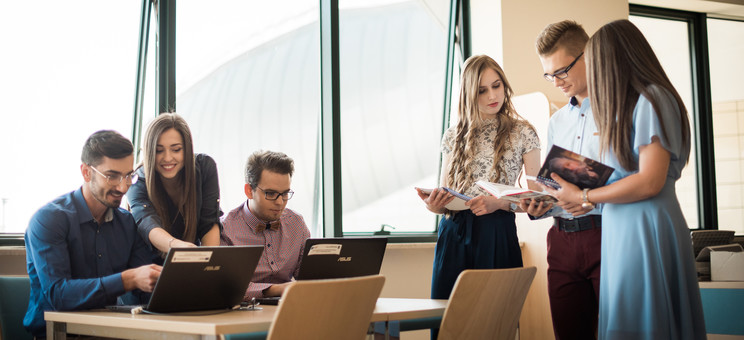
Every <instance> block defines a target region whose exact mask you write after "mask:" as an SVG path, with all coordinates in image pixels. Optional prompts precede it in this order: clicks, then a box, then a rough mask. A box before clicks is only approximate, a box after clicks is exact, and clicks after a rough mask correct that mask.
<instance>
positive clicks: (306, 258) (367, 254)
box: [256, 237, 388, 305]
mask: <svg viewBox="0 0 744 340" xmlns="http://www.w3.org/2000/svg"><path fill="white" fill-rule="evenodd" d="M387 241H388V239H387V237H360V238H310V239H307V241H305V249H304V251H303V253H302V261H301V262H300V270H299V273H298V274H297V277H296V278H295V280H298V281H299V280H321V279H339V278H344V277H356V276H366V275H377V274H379V273H380V267H381V266H382V259H383V257H384V256H385V247H386V246H387ZM280 299H281V297H279V296H273V297H263V298H256V301H257V302H259V303H260V304H263V305H277V304H278V303H279V300H280Z"/></svg>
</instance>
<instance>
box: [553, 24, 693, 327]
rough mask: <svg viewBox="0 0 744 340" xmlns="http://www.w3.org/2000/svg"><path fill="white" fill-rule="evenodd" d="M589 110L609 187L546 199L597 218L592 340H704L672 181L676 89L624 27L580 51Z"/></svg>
mask: <svg viewBox="0 0 744 340" xmlns="http://www.w3.org/2000/svg"><path fill="white" fill-rule="evenodd" d="M586 56H587V74H588V78H589V79H588V85H589V95H590V98H591V103H592V104H591V105H592V111H593V112H594V117H595V120H596V122H597V126H598V128H599V134H600V141H601V142H600V152H601V154H602V155H603V157H602V161H603V162H604V163H606V164H607V165H609V166H612V167H614V168H615V172H614V173H613V174H612V176H611V177H610V179H609V181H608V183H609V184H608V185H607V186H604V187H601V188H597V189H592V190H587V189H584V190H583V191H582V190H579V189H578V188H577V187H576V186H573V185H571V184H570V183H567V182H565V181H563V180H562V179H560V177H557V176H556V177H554V178H555V179H556V180H557V181H558V182H559V183H560V184H561V186H562V189H561V190H558V191H552V192H553V193H554V194H555V195H556V196H557V197H558V198H559V200H560V201H561V204H564V203H572V204H583V205H585V206H590V205H592V204H594V203H605V205H604V208H603V210H602V224H603V225H602V270H601V274H600V288H599V292H600V299H599V338H600V339H705V338H706V335H705V324H704V321H703V310H702V304H701V301H700V290H699V287H698V282H697V274H696V271H695V266H694V262H693V261H694V260H693V258H692V245H691V242H690V230H689V229H688V227H687V223H686V222H685V219H684V217H683V215H682V210H681V209H680V206H679V202H678V201H677V194H676V192H675V182H676V181H677V179H679V177H680V173H681V172H682V168H683V167H684V166H685V165H686V163H687V160H688V158H689V155H690V124H689V120H688V118H687V111H686V110H685V107H684V105H683V103H682V99H681V98H680V96H679V94H678V93H677V91H676V90H675V89H674V87H673V86H672V84H671V82H670V81H669V78H668V77H667V76H666V74H665V73H664V70H663V68H662V67H661V64H660V63H659V61H658V59H657V58H656V55H655V54H654V52H653V50H652V49H651V46H650V45H649V44H648V42H647V41H646V39H645V38H644V37H643V34H642V33H641V32H640V31H639V30H638V28H636V27H635V26H634V25H633V24H632V23H631V22H630V21H628V20H618V21H614V22H611V23H609V24H607V25H605V26H603V27H602V28H600V29H599V30H598V31H597V32H596V33H595V34H594V36H592V38H591V39H590V40H589V42H588V44H587V47H586Z"/></svg>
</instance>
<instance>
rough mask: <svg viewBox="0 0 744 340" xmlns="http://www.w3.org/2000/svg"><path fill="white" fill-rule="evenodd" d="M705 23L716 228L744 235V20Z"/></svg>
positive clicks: (711, 20) (709, 21)
mask: <svg viewBox="0 0 744 340" xmlns="http://www.w3.org/2000/svg"><path fill="white" fill-rule="evenodd" d="M707 23H708V48H709V50H708V51H709V55H710V80H711V101H712V102H713V136H714V141H715V156H716V182H717V187H716V193H717V194H718V195H717V196H718V200H717V201H718V227H719V229H724V230H735V231H736V233H737V234H744V223H742V221H744V85H743V84H742V79H744V63H742V60H744V45H742V44H741V43H740V42H742V41H744V22H742V21H732V20H720V19H708V20H707Z"/></svg>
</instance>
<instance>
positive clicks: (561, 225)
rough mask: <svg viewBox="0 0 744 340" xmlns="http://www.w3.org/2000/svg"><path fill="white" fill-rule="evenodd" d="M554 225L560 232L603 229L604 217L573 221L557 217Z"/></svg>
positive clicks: (580, 218)
mask: <svg viewBox="0 0 744 340" xmlns="http://www.w3.org/2000/svg"><path fill="white" fill-rule="evenodd" d="M553 225H554V226H556V227H557V228H558V230H560V231H565V232H567V233H573V232H577V231H584V230H589V229H594V228H601V227H602V215H589V216H584V217H579V218H573V219H565V218H560V217H556V218H555V222H553Z"/></svg>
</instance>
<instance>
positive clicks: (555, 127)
mask: <svg viewBox="0 0 744 340" xmlns="http://www.w3.org/2000/svg"><path fill="white" fill-rule="evenodd" d="M578 104H579V102H578V100H577V99H576V97H571V100H570V101H569V102H568V104H566V106H564V107H562V108H561V109H560V110H558V111H556V112H555V113H554V114H553V116H552V117H550V123H549V124H548V148H547V149H546V150H548V151H550V148H552V147H553V145H554V144H555V145H558V146H560V147H562V148H564V149H567V150H571V151H573V152H575V153H578V154H580V155H582V156H585V157H589V158H591V159H593V160H596V161H600V162H601V161H602V160H601V159H600V158H599V132H598V131H599V130H597V124H596V123H595V122H594V116H593V115H592V107H591V105H590V104H589V98H585V99H584V101H582V102H581V106H578ZM601 213H602V210H601V205H599V204H598V205H597V207H596V208H594V210H592V211H590V212H589V213H587V214H586V215H600V214H601ZM586 215H582V216H586ZM548 216H554V217H562V218H568V219H570V218H574V216H573V215H571V214H569V213H568V212H566V211H565V210H563V209H561V208H560V207H558V206H554V207H553V208H551V209H550V210H548V212H547V213H545V214H544V215H543V216H540V218H543V217H548ZM579 217H580V216H579Z"/></svg>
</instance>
